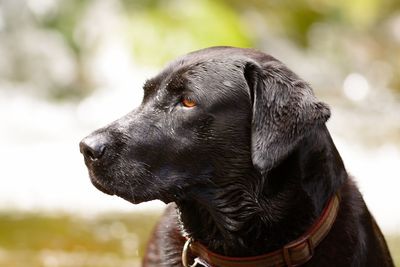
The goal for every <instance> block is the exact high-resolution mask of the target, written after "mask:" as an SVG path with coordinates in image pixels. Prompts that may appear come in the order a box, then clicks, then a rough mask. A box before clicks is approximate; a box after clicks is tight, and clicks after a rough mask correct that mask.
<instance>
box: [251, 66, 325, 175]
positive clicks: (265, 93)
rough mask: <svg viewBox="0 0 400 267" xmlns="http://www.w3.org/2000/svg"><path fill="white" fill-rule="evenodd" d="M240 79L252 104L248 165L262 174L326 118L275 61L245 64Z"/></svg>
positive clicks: (311, 97) (320, 107)
mask: <svg viewBox="0 0 400 267" xmlns="http://www.w3.org/2000/svg"><path fill="white" fill-rule="evenodd" d="M244 76H245V79H246V81H247V84H248V86H249V93H250V97H251V102H252V109H253V110H252V116H253V117H252V122H251V124H252V125H251V131H252V136H251V138H252V140H251V149H252V161H253V165H254V167H255V168H256V169H257V170H258V171H260V172H261V173H262V174H264V173H266V172H268V171H269V170H271V169H272V168H273V167H274V166H276V165H277V164H278V163H279V162H280V161H281V160H282V159H284V158H286V157H287V156H288V155H289V153H290V151H292V150H293V149H294V148H295V146H296V144H297V143H298V141H299V140H300V139H301V138H302V137H303V136H304V135H305V134H306V133H307V132H309V131H310V130H312V128H313V127H315V126H318V125H322V124H324V123H325V122H326V121H327V120H328V119H329V117H330V110H329V108H328V106H327V105H326V104H324V103H322V102H319V101H318V100H317V98H316V97H315V96H314V94H313V91H312V89H311V88H310V86H309V85H308V84H307V83H306V82H304V81H303V80H301V79H300V78H299V77H297V76H296V75H295V74H294V73H293V72H291V71H290V70H289V69H288V68H286V67H285V66H284V65H283V64H282V63H281V62H279V61H269V62H266V63H263V64H262V65H261V64H258V63H257V62H247V63H246V65H245V67H244Z"/></svg>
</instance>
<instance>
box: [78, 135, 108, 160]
mask: <svg viewBox="0 0 400 267" xmlns="http://www.w3.org/2000/svg"><path fill="white" fill-rule="evenodd" d="M79 148H80V151H81V153H82V154H83V156H84V157H85V158H86V159H88V160H91V161H95V160H98V159H100V158H101V157H102V156H103V155H104V153H105V151H106V148H107V146H106V141H105V138H103V137H102V136H97V135H95V136H91V135H90V136H88V137H85V138H84V139H83V140H82V141H81V142H80V143H79Z"/></svg>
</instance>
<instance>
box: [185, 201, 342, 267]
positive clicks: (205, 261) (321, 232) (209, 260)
mask: <svg viewBox="0 0 400 267" xmlns="http://www.w3.org/2000/svg"><path fill="white" fill-rule="evenodd" d="M339 202H340V200H339V196H338V195H337V194H335V195H334V196H333V197H332V198H331V199H330V200H329V201H328V203H327V204H326V206H325V208H324V210H323V211H322V214H321V216H320V217H319V218H318V220H317V221H316V222H315V223H314V224H313V225H312V226H311V227H310V229H309V230H308V231H307V232H306V233H305V234H303V235H302V236H301V237H300V238H298V239H296V240H294V241H292V242H290V243H288V244H286V245H285V246H283V248H281V249H278V250H275V251H272V252H269V253H267V254H263V255H259V256H254V257H227V256H223V255H219V254H217V253H214V252H212V251H210V250H208V249H207V248H206V247H205V246H204V245H202V244H200V243H199V242H197V241H194V240H193V239H192V238H187V241H186V243H185V245H184V247H183V251H182V263H183V266H184V267H189V266H196V264H198V263H200V264H201V265H204V266H209V267H280V266H282V267H284V266H288V267H290V266H299V265H302V264H304V263H306V262H307V261H309V260H310V259H311V258H312V256H313V254H314V249H315V248H316V247H317V246H318V244H319V243H320V242H321V241H322V240H323V239H324V238H325V237H326V235H327V234H328V233H329V231H330V229H331V228H332V225H333V223H334V222H335V219H336V216H337V214H338V211H339ZM189 253H190V255H193V256H195V257H197V258H196V260H195V262H194V264H193V263H192V264H189V256H188V254H189Z"/></svg>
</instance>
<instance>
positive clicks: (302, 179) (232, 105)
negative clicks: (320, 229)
mask: <svg viewBox="0 0 400 267" xmlns="http://www.w3.org/2000/svg"><path fill="white" fill-rule="evenodd" d="M144 90H145V91H144V99H143V103H142V104H141V106H140V107H138V108H137V109H135V110H134V111H132V112H131V113H129V114H127V115H126V116H124V117H123V118H121V119H119V120H117V121H115V122H113V123H111V124H110V125H108V126H106V127H104V128H102V129H99V130H97V131H95V132H94V133H93V134H91V135H90V136H88V137H86V138H85V139H84V140H83V141H82V142H81V151H82V152H83V153H84V155H85V162H86V164H87V166H88V169H89V173H90V176H91V179H92V182H93V184H94V185H95V186H96V187H97V188H99V189H100V190H102V191H103V192H106V193H109V194H115V195H117V196H120V197H123V198H124V199H126V200H128V201H130V202H132V203H140V202H143V201H149V200H153V199H160V200H162V201H164V202H165V203H171V204H170V205H169V207H168V208H167V211H166V213H165V215H164V216H163V218H162V219H161V221H160V223H159V224H158V226H157V228H156V229H155V232H154V235H153V237H152V239H151V240H150V242H149V247H148V251H147V255H146V257H145V259H144V265H145V266H182V265H181V262H180V255H181V250H182V246H183V243H184V241H185V239H184V238H183V235H187V236H191V237H193V238H194V239H195V240H197V241H199V242H201V243H202V244H204V245H206V246H207V247H208V248H209V249H210V250H211V251H214V252H216V253H220V254H223V255H227V256H236V257H240V256H254V255H259V254H263V253H266V252H268V251H271V250H275V249H278V248H281V247H282V246H283V245H284V244H286V243H288V242H290V241H292V240H294V239H296V238H297V237H299V236H300V235H301V234H303V233H304V232H305V231H306V230H307V229H308V228H309V227H310V225H311V224H312V223H313V222H314V221H315V220H316V218H318V216H319V215H320V213H321V211H322V209H323V207H324V205H325V203H326V201H327V200H328V199H329V198H330V197H331V196H332V194H334V193H336V192H339V193H340V196H341V204H340V211H339V214H338V218H337V220H336V222H335V224H334V226H333V228H332V230H331V232H330V233H329V234H328V236H327V237H326V238H325V240H323V242H322V243H321V244H320V245H319V246H318V248H317V249H316V250H315V255H314V257H313V258H312V259H311V260H310V261H309V262H307V263H306V264H305V266H380V267H381V266H393V263H392V260H391V257H390V254H389V251H388V248H387V246H386V243H385V240H384V238H383V236H382V234H381V232H380V230H379V228H378V227H377V226H376V223H375V221H374V219H373V217H372V216H371V214H370V213H369V211H368V209H367V207H366V205H365V203H364V201H363V199H362V196H361V194H360V192H359V191H358V189H357V187H356V186H355V185H354V183H353V182H352V180H351V178H349V176H348V174H347V172H346V170H345V168H344V165H343V162H342V160H341V158H340V155H339V153H338V152H337V150H336V148H335V145H334V143H333V141H332V139H331V137H330V134H329V132H328V130H327V128H326V127H325V122H326V121H327V119H328V118H329V116H330V111H329V108H328V107H327V106H326V105H325V104H324V103H322V102H320V101H318V100H317V99H316V97H315V96H314V95H313V92H312V89H311V88H310V86H309V85H308V84H307V83H305V82H304V81H303V80H301V79H300V78H299V77H298V76H296V75H295V74H294V73H293V72H292V71H290V70H289V69H288V68H287V67H285V65H283V64H282V63H281V62H279V61H278V60H276V59H274V58H273V57H271V56H269V55H266V54H264V53H261V52H258V51H256V50H251V49H240V48H231V47H213V48H208V49H204V50H200V51H196V52H193V53H190V54H188V55H185V56H183V57H181V58H179V59H177V60H175V61H174V62H172V63H171V64H169V65H168V66H167V67H166V68H165V69H164V70H163V71H162V72H161V73H160V74H159V75H157V76H156V77H154V78H153V79H150V80H149V81H147V83H146V84H145V86H144ZM183 97H187V98H190V99H192V100H194V101H195V102H196V103H197V105H196V106H195V107H192V108H187V107H185V106H184V105H182V98H183ZM100 152H101V153H100ZM93 153H94V154H93ZM96 153H98V155H97V158H95V157H94V155H95V156H96Z"/></svg>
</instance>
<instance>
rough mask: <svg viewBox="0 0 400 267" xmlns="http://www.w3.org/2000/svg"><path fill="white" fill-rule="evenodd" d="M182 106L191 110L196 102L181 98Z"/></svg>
mask: <svg viewBox="0 0 400 267" xmlns="http://www.w3.org/2000/svg"><path fill="white" fill-rule="evenodd" d="M181 102H182V105H183V106H185V107H187V108H192V107H195V106H196V102H195V101H194V100H192V99H190V98H187V97H183V98H182V100H181Z"/></svg>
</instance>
